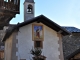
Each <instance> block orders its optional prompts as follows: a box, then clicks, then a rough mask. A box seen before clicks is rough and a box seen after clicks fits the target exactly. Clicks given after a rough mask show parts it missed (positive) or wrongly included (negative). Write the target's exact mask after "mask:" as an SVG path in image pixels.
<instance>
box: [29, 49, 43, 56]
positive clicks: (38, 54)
mask: <svg viewBox="0 0 80 60" xmlns="http://www.w3.org/2000/svg"><path fill="white" fill-rule="evenodd" d="M30 53H31V54H32V55H34V56H40V55H41V53H42V50H41V49H40V48H34V49H31V51H30Z"/></svg>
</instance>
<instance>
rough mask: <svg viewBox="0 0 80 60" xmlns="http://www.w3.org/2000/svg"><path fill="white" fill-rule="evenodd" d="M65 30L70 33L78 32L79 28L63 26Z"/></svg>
mask: <svg viewBox="0 0 80 60" xmlns="http://www.w3.org/2000/svg"><path fill="white" fill-rule="evenodd" d="M64 28H65V29H66V30H67V31H69V32H71V33H74V32H76V33H79V32H80V29H79V28H76V27H66V26H65V27H64Z"/></svg>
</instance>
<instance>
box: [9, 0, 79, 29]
mask: <svg viewBox="0 0 80 60" xmlns="http://www.w3.org/2000/svg"><path fill="white" fill-rule="evenodd" d="M34 1H35V17H36V16H39V15H41V14H43V15H45V16H46V17H48V18H49V19H51V20H52V21H54V22H55V23H57V24H59V25H60V26H74V27H77V28H80V0H34ZM23 3H24V0H21V5H20V14H19V15H16V18H13V19H12V21H11V22H10V23H11V24H17V23H18V22H23V21H24V16H23V14H24V11H23V10H24V9H23V7H24V6H23Z"/></svg>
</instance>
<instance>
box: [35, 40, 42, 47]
mask: <svg viewBox="0 0 80 60" xmlns="http://www.w3.org/2000/svg"><path fill="white" fill-rule="evenodd" d="M34 47H35V48H43V41H34Z"/></svg>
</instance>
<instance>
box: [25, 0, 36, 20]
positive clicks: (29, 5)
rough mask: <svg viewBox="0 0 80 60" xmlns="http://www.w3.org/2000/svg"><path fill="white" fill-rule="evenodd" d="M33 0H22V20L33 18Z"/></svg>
mask: <svg viewBox="0 0 80 60" xmlns="http://www.w3.org/2000/svg"><path fill="white" fill-rule="evenodd" d="M34 4H35V3H34V0H25V2H24V21H27V20H29V19H31V18H34V10H35V9H34V8H35V7H34Z"/></svg>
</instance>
